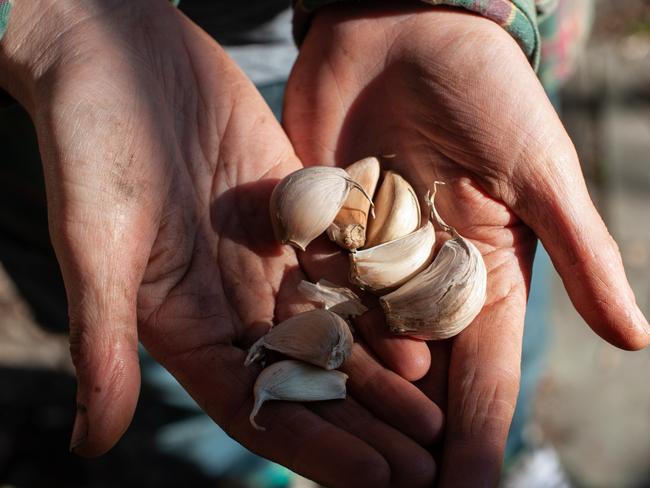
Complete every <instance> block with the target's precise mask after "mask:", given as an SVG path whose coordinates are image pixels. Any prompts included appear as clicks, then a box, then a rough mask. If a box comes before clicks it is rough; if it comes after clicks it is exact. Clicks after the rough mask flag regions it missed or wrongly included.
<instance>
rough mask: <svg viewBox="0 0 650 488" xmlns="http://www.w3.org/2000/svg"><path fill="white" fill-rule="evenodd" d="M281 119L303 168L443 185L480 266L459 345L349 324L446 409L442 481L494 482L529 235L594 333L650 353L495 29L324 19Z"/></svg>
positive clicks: (559, 142) (348, 14)
mask: <svg viewBox="0 0 650 488" xmlns="http://www.w3.org/2000/svg"><path fill="white" fill-rule="evenodd" d="M284 121H285V125H286V128H287V132H288V134H289V138H290V140H291V142H292V143H293V145H294V148H295V150H296V152H297V154H298V156H299V157H300V158H301V159H302V161H304V162H305V163H318V164H345V163H349V162H352V161H355V160H357V159H360V158H361V157H365V156H368V155H382V154H383V155H394V157H390V158H386V159H385V160H384V164H385V166H386V167H389V168H393V169H396V170H397V171H399V172H400V173H402V174H403V175H404V176H405V177H406V178H407V179H408V180H409V181H410V182H411V183H412V184H413V185H414V187H415V189H416V191H417V192H418V194H419V195H424V194H425V193H426V191H427V190H428V189H430V188H432V186H433V182H434V181H435V180H441V181H444V182H446V183H447V186H446V187H444V188H442V189H440V191H439V193H438V195H439V197H437V199H436V203H437V206H438V209H439V210H440V213H441V214H442V216H443V218H445V220H446V221H447V222H448V223H450V224H451V225H453V226H455V227H456V228H457V230H458V231H459V232H460V233H461V234H462V235H463V236H465V237H467V238H469V239H471V240H472V241H473V242H474V243H475V244H476V245H477V247H478V248H479V250H480V251H481V252H482V254H483V257H484V259H485V262H486V266H487V269H488V293H487V301H486V304H485V307H484V309H483V310H482V312H481V314H480V315H479V316H478V317H477V318H476V319H475V320H474V322H473V323H472V324H471V326H470V327H469V328H468V329H466V330H465V331H464V332H462V333H461V334H460V335H459V336H457V337H456V338H454V339H452V340H449V341H444V342H439V343H432V344H431V345H430V349H429V348H428V347H427V345H426V344H425V343H423V342H418V341H414V340H410V341H409V340H405V339H395V338H391V337H389V334H388V333H387V332H385V331H383V330H378V329H377V323H376V320H365V321H364V320H362V321H361V323H360V328H361V331H362V333H363V334H364V335H365V337H366V340H367V341H368V343H369V344H370V346H371V347H372V348H373V349H374V351H375V352H376V353H377V354H378V355H379V356H380V357H381V358H382V360H383V361H384V362H385V363H386V364H387V365H388V366H389V367H391V368H392V369H394V370H395V371H397V372H399V373H400V374H401V375H402V376H404V377H405V378H408V379H411V380H415V379H418V378H420V377H422V376H423V375H424V373H425V372H426V371H427V369H429V368H428V366H429V364H431V368H430V369H429V371H428V373H427V375H426V377H425V378H424V379H423V380H422V381H421V382H420V383H418V384H419V386H420V387H421V388H422V389H423V391H425V392H427V394H429V395H430V396H431V398H433V399H435V400H436V401H437V402H438V403H439V404H441V405H442V406H443V408H444V409H445V410H446V433H445V440H444V445H443V447H442V451H441V452H442V471H441V477H440V482H441V484H443V485H445V486H448V485H453V486H492V485H495V484H496V482H497V479H498V474H499V469H500V465H501V462H502V456H503V450H504V446H505V441H506V436H507V432H508V429H509V426H510V421H511V418H512V414H513V412H514V408H515V402H516V397H517V392H518V387H519V368H520V356H521V339H522V333H523V322H524V312H525V306H526V299H527V292H528V286H529V283H530V273H531V267H532V260H533V255H534V249H535V245H536V236H537V237H539V238H540V239H541V240H542V242H543V244H544V245H545V247H546V248H547V250H548V251H549V253H550V255H551V257H552V260H553V263H554V265H555V267H556V268H557V269H558V271H559V272H560V274H561V276H562V278H563V281H564V284H565V287H566V289H567V291H568V292H569V295H570V296H571V299H572V301H573V303H574V305H575V306H576V308H577V309H578V311H579V312H580V313H581V314H582V315H583V317H584V318H585V319H586V320H587V322H588V323H589V324H590V325H591V327H592V328H593V329H594V330H595V331H596V332H597V333H598V334H600V335H601V336H602V337H603V338H605V339H607V340H609V341H610V342H612V343H614V344H615V345H618V346H620V347H624V348H640V347H644V346H645V345H647V344H648V341H649V339H650V337H649V335H648V329H647V322H646V320H645V318H644V317H643V315H642V314H641V313H640V312H639V310H638V308H637V307H636V305H635V301H634V296H633V294H632V292H631V290H630V288H629V286H628V284H627V281H626V278H625V274H624V271H623V267H622V264H621V259H620V256H619V254H618V250H617V248H616V246H615V244H614V242H613V241H612V239H611V238H610V236H609V235H608V233H607V230H606V228H605V226H604V225H603V223H602V221H601V219H600V218H599V216H598V214H597V212H596V211H595V209H594V207H593V205H592V203H591V201H590V199H589V196H588V194H587V190H586V187H585V184H584V181H583V179H582V176H581V173H580V168H579V163H578V160H577V156H576V154H575V150H574V148H573V146H572V144H571V141H570V139H569V137H568V136H567V134H566V132H565V131H564V129H563V127H562V125H561V123H560V121H559V119H558V117H557V115H556V114H555V111H554V110H553V108H552V106H551V105H550V103H549V101H548V99H547V98H546V96H545V94H544V92H543V89H542V87H541V86H540V84H539V82H538V81H537V79H536V77H535V74H534V72H533V71H532V69H531V68H530V66H529V64H528V61H527V60H526V58H525V56H524V55H523V53H522V52H521V50H520V49H519V47H518V46H517V45H516V43H515V42H514V40H513V39H512V38H510V36H509V35H508V34H507V33H506V32H505V31H504V30H503V29H501V28H500V27H499V26H497V25H496V24H493V23H492V22H491V21H488V20H486V19H483V18H481V17H478V16H474V15H472V14H469V13H464V12H462V11H459V10H449V9H442V8H426V7H424V8H417V7H410V8H408V9H405V8H404V7H399V8H397V7H396V8H395V9H390V8H384V9H380V8H371V9H364V8H363V7H353V8H341V7H338V6H337V8H336V9H324V10H322V11H320V12H319V13H317V14H316V16H315V18H314V19H313V22H312V25H311V27H310V30H309V32H308V34H307V37H306V38H305V40H304V42H303V44H302V47H301V53H300V57H299V59H298V61H297V63H296V66H295V68H294V71H293V73H292V76H291V78H290V80H289V85H288V88H287V99H286V103H285V112H284ZM321 255H323V253H321ZM317 261H318V256H316V257H315V258H310V262H312V264H313V262H317ZM317 271H318V270H315V273H314V274H317ZM377 315H378V312H375V317H376V316H377ZM470 467H471V468H470Z"/></svg>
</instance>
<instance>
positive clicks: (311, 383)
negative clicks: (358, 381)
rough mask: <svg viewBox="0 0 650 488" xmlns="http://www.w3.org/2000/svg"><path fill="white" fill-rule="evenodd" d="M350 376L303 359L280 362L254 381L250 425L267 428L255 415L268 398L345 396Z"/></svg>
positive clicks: (308, 400) (308, 399)
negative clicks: (253, 399)
mask: <svg viewBox="0 0 650 488" xmlns="http://www.w3.org/2000/svg"><path fill="white" fill-rule="evenodd" d="M347 379H348V376H347V375H346V374H345V373H341V372H340V371H327V370H324V369H321V368H317V367H314V366H311V365H309V364H305V363H302V362H300V361H294V360H286V361H279V362H277V363H274V364H272V365H270V366H269V367H268V368H266V369H264V370H262V372H261V373H260V375H259V376H258V377H257V380H256V381H255V386H254V388H253V393H254V395H255V403H254V405H253V410H252V411H251V413H250V416H249V419H250V422H251V425H252V426H253V427H255V428H256V429H258V430H266V429H265V428H264V427H262V426H260V425H258V424H257V423H256V422H255V416H256V415H257V413H258V412H259V410H260V408H261V407H262V405H263V404H264V402H266V401H268V400H288V401H294V402H313V401H321V400H342V399H345V394H346V392H345V382H346V381H347Z"/></svg>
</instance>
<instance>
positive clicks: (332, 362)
mask: <svg viewBox="0 0 650 488" xmlns="http://www.w3.org/2000/svg"><path fill="white" fill-rule="evenodd" d="M353 342H354V339H353V338H352V333H351V332H350V327H349V326H348V323H347V322H346V321H345V320H343V319H342V318H341V317H339V316H338V315H336V314H335V313H333V312H330V311H329V310H322V309H316V310H309V311H308V312H303V313H301V314H298V315H295V316H293V317H291V318H289V319H287V320H285V321H283V322H280V323H279V324H277V325H276V326H274V327H272V328H271V329H270V330H269V332H268V333H267V334H266V335H264V336H262V337H260V338H259V339H258V340H257V341H256V342H255V344H253V345H252V346H251V348H250V350H249V351H248V356H246V361H245V362H244V364H245V365H246V366H248V365H249V364H251V363H252V362H254V361H256V360H257V359H259V358H260V357H261V356H262V355H263V353H264V349H263V348H266V349H272V350H273V351H277V352H280V353H282V354H285V355H287V356H290V357H292V358H294V359H301V360H303V361H305V362H307V363H310V364H314V365H316V366H320V367H321V368H325V369H335V368H338V367H339V366H340V365H341V364H343V362H344V361H345V360H346V359H347V358H348V356H349V355H350V351H351V350H352V343H353Z"/></svg>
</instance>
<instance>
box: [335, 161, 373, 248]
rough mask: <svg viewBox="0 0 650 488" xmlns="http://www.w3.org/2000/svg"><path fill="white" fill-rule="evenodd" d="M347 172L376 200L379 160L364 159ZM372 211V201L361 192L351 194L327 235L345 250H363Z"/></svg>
mask: <svg viewBox="0 0 650 488" xmlns="http://www.w3.org/2000/svg"><path fill="white" fill-rule="evenodd" d="M345 171H346V172H347V173H348V174H349V175H350V178H352V179H353V180H354V181H356V182H357V183H359V184H360V185H361V187H362V188H363V189H364V190H365V192H366V194H367V195H368V196H369V197H370V198H372V196H373V195H374V193H375V189H376V188H377V182H378V181H379V171H380V167H379V160H378V159H377V158H375V157H369V158H364V159H361V160H360V161H357V162H356V163H353V164H351V165H350V166H348V167H347V168H345ZM369 211H370V201H369V200H368V199H367V198H366V197H365V196H364V195H363V194H362V193H360V192H350V194H349V195H348V197H347V198H346V200H345V202H344V203H343V206H342V207H341V210H339V213H338V214H337V215H336V218H335V219H334V222H332V225H330V226H329V228H328V229H327V235H328V236H329V238H330V239H331V240H332V241H334V242H336V243H337V244H338V245H339V246H341V247H342V248H343V249H357V248H359V247H363V245H364V243H365V242H366V226H367V222H368V212H369Z"/></svg>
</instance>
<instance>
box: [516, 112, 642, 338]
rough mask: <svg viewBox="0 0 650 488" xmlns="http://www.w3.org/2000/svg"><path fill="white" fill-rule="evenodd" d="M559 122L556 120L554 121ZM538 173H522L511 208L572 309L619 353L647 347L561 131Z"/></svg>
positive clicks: (610, 244)
mask: <svg viewBox="0 0 650 488" xmlns="http://www.w3.org/2000/svg"><path fill="white" fill-rule="evenodd" d="M558 123H559V122H558ZM560 142H561V143H560V144H556V145H555V149H556V150H554V151H552V152H553V153H554V155H556V156H557V157H553V158H548V162H547V163H545V164H543V165H542V166H540V169H539V170H537V171H533V172H531V171H527V172H525V171H522V172H520V174H519V176H520V178H521V180H523V181H521V182H520V184H518V185H516V187H518V188H521V191H520V194H519V195H518V196H517V199H516V202H515V203H514V208H515V210H516V211H517V213H518V214H519V216H520V217H521V218H522V219H523V220H524V221H525V222H526V223H527V224H528V226H530V227H531V228H532V229H533V230H534V231H535V233H536V234H537V236H538V237H539V238H540V240H541V241H542V244H543V245H544V247H545V248H546V250H547V251H548V253H549V255H550V256H551V259H552V261H553V264H554V266H555V268H556V269H557V271H558V273H559V274H560V276H561V278H562V281H563V283H564V287H565V288H566V290H567V292H568V294H569V297H570V298H571V301H572V302H573V305H574V306H575V308H576V310H577V311H578V312H579V313H580V315H582V317H583V318H584V319H585V321H586V322H587V323H588V324H589V325H590V326H591V328H592V329H593V330H594V331H595V332H596V333H597V334H598V335H600V336H601V337H602V338H603V339H605V340H607V341H608V342H610V343H612V344H614V345H615V346H618V347H620V348H623V349H632V350H635V349H642V348H644V347H646V346H647V345H648V344H649V343H650V328H649V327H648V322H647V320H646V318H645V317H644V315H643V313H642V312H641V310H640V309H639V307H638V306H637V305H636V301H635V298H634V293H633V292H632V289H631V288H630V285H629V283H628V281H627V278H626V276H625V270H624V268H623V262H622V259H621V255H620V253H619V251H618V247H617V245H616V243H615V242H614V239H613V238H612V237H611V236H610V235H609V232H608V231H607V227H606V226H605V224H604V222H603V220H602V219H601V218H600V215H598V212H597V210H596V208H595V207H594V205H593V203H592V201H591V199H590V197H589V193H588V191H587V187H586V185H585V181H584V179H583V177H582V173H581V169H580V164H579V162H578V157H577V155H576V153H575V149H574V148H573V145H572V143H571V141H570V139H569V136H568V135H567V134H566V132H564V133H563V135H562V137H561V140H560Z"/></svg>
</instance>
